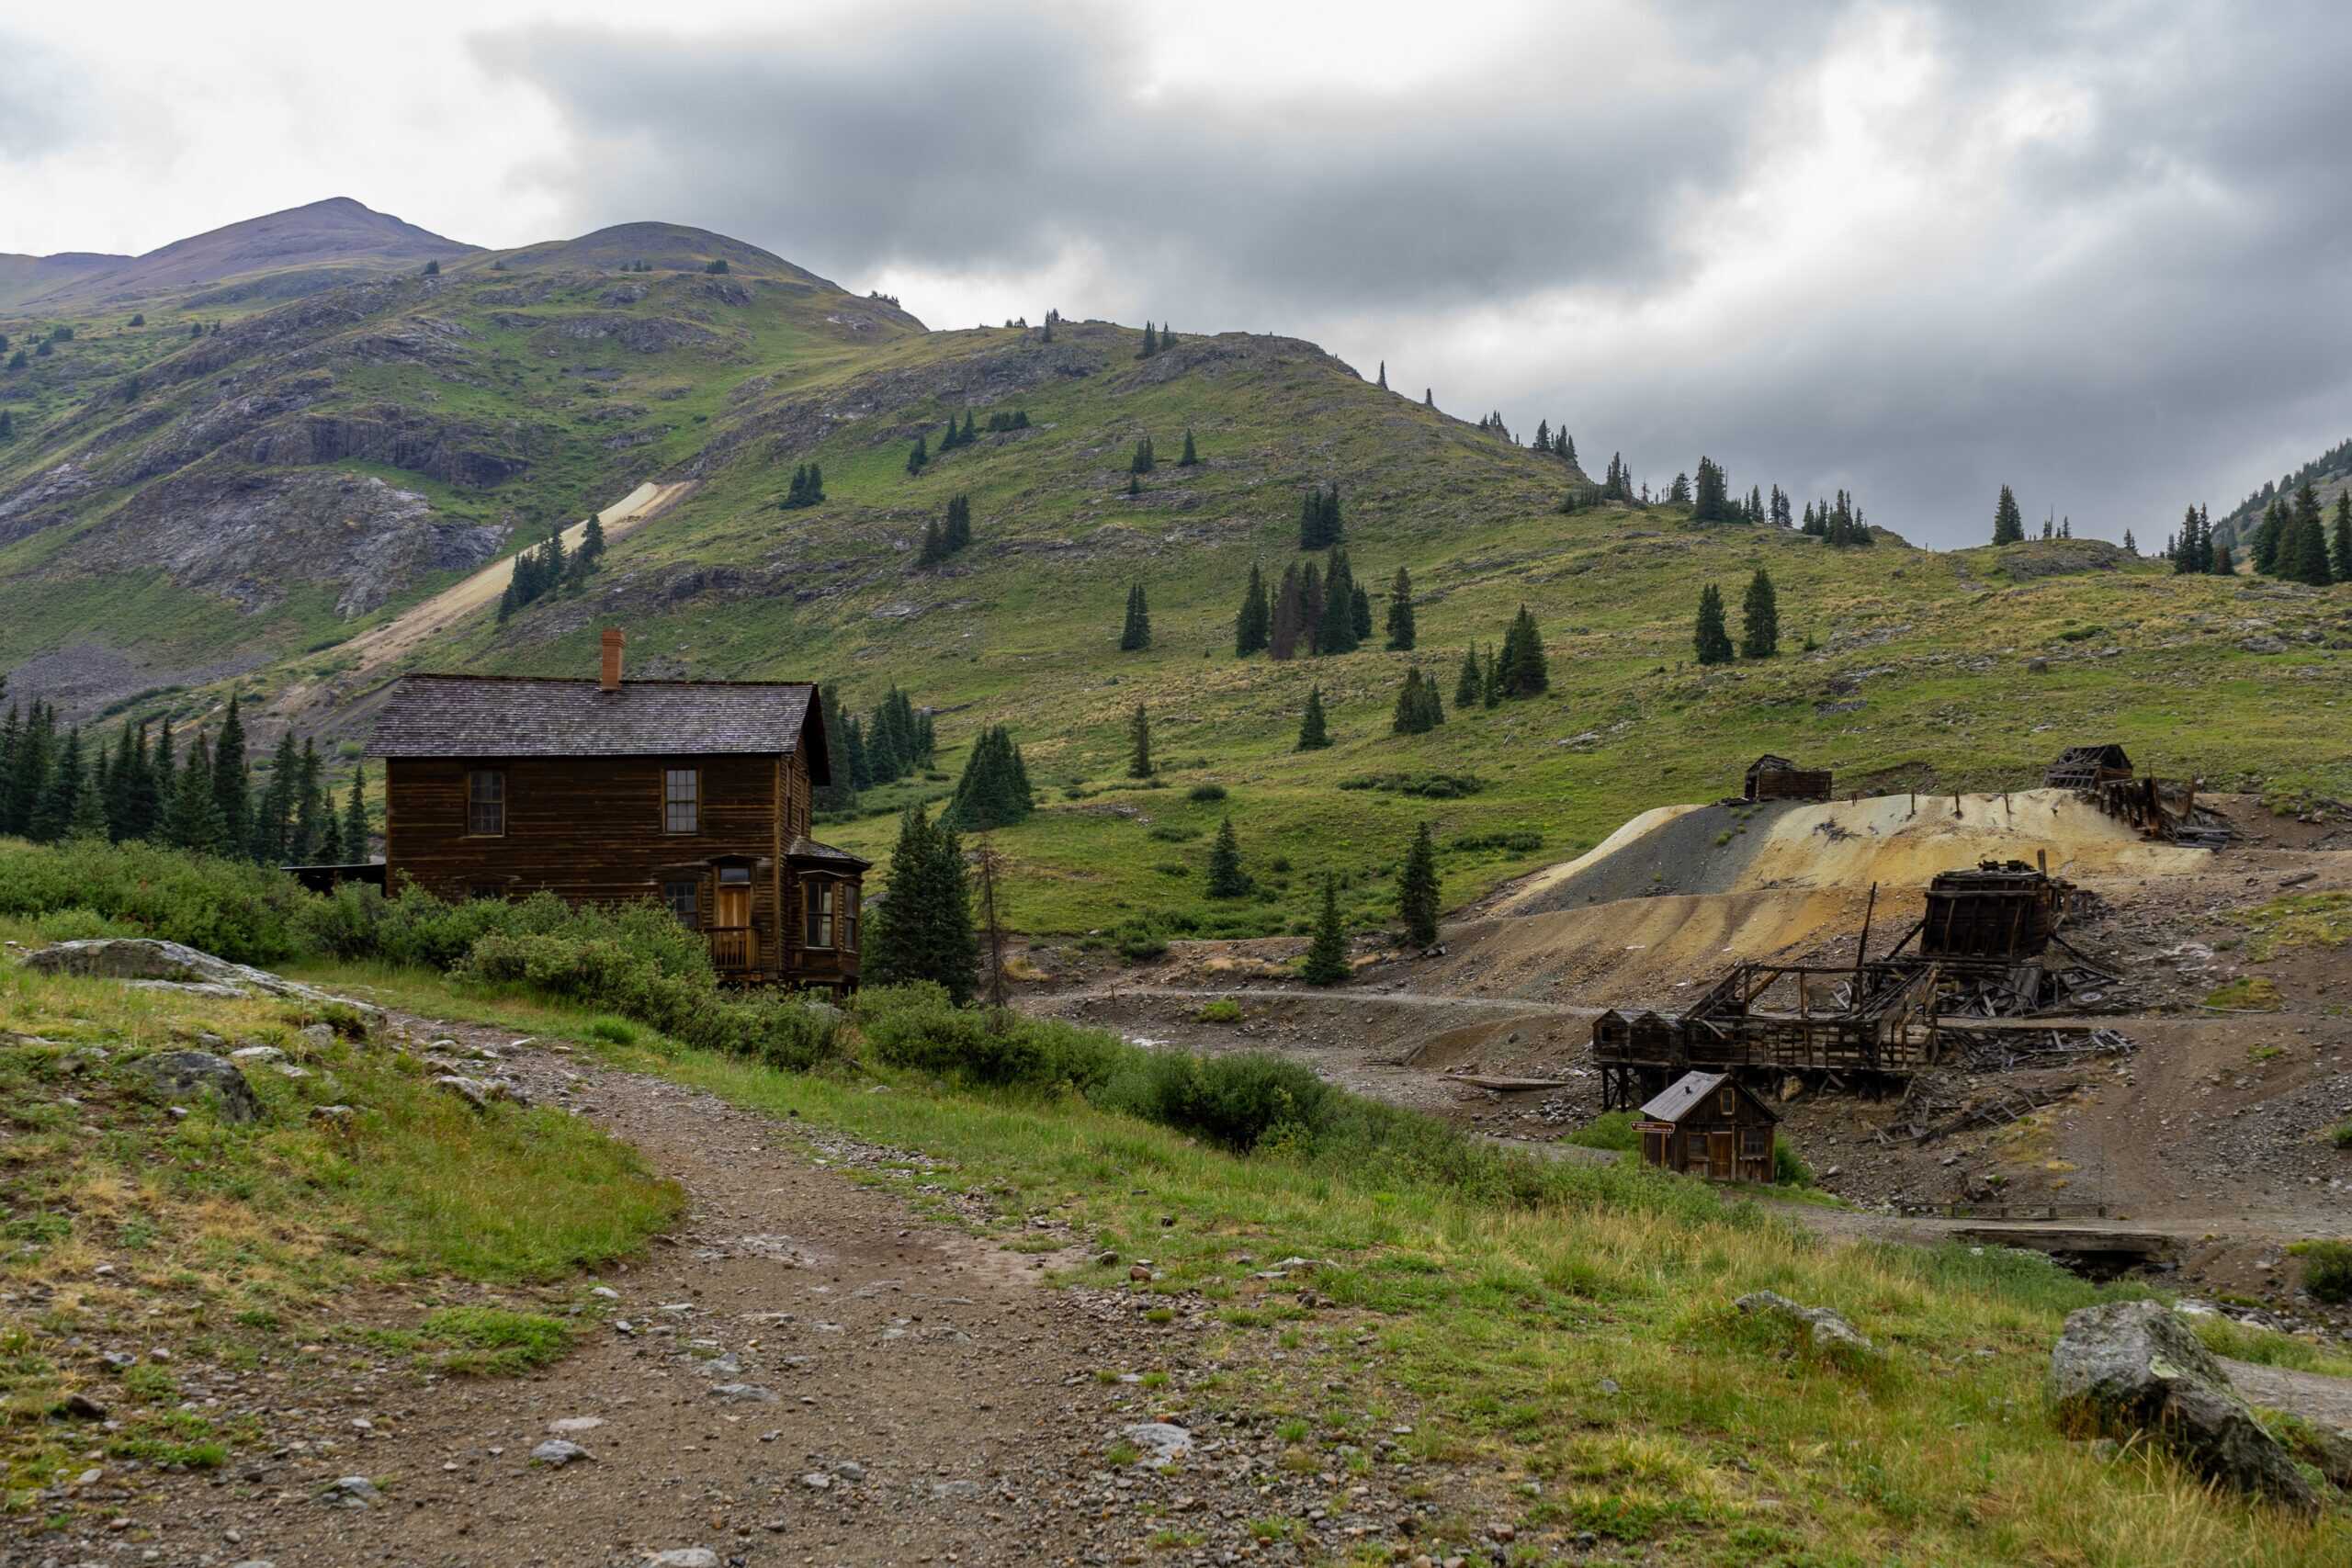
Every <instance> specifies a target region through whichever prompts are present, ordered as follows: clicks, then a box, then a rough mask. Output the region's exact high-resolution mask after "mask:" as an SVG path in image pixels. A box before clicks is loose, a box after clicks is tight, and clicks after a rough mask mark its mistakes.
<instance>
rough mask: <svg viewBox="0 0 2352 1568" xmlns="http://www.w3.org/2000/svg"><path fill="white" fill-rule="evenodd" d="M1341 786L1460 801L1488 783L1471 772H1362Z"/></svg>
mask: <svg viewBox="0 0 2352 1568" xmlns="http://www.w3.org/2000/svg"><path fill="white" fill-rule="evenodd" d="M1486 787H1487V781H1486V780H1484V779H1482V778H1479V777H1477V776H1476V774H1473V773H1365V774H1362V775H1360V776H1358V777H1356V778H1351V779H1341V780H1340V788H1341V789H1374V790H1380V791H1383V792H1385V793H1386V794H1389V795H1418V796H1419V797H1420V798H1422V799H1424V800H1459V799H1461V798H1462V797H1463V796H1464V795H1476V794H1477V793H1478V792H1479V791H1480V790H1482V789H1485V788H1486Z"/></svg>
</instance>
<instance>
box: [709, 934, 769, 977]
mask: <svg viewBox="0 0 2352 1568" xmlns="http://www.w3.org/2000/svg"><path fill="white" fill-rule="evenodd" d="M710 962H711V964H712V966H713V967H715V968H718V969H756V968H758V967H759V962H760V939H759V934H758V933H757V932H756V931H752V928H751V927H749V926H713V927H711V928H710Z"/></svg>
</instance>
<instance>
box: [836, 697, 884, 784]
mask: <svg viewBox="0 0 2352 1568" xmlns="http://www.w3.org/2000/svg"><path fill="white" fill-rule="evenodd" d="M842 737H843V740H842V754H843V755H845V756H847V757H848V758H849V784H850V788H852V789H854V790H867V789H872V788H873V787H874V786H875V784H876V783H877V782H879V781H877V780H876V778H875V776H874V753H873V750H872V749H871V748H869V747H868V746H867V745H866V744H865V725H864V724H863V723H861V722H860V721H859V720H858V719H857V718H856V716H854V715H853V716H851V717H849V718H847V719H845V720H843V721H842Z"/></svg>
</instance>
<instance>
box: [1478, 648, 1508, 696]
mask: <svg viewBox="0 0 2352 1568" xmlns="http://www.w3.org/2000/svg"><path fill="white" fill-rule="evenodd" d="M1478 705H1479V706H1481V707H1488V708H1498V707H1500V706H1502V705H1503V666H1502V660H1499V659H1498V658H1496V657H1495V645H1494V644H1493V643H1488V644H1487V661H1486V664H1485V666H1484V667H1483V668H1482V669H1480V671H1479V672H1478Z"/></svg>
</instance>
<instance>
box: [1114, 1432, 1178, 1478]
mask: <svg viewBox="0 0 2352 1568" xmlns="http://www.w3.org/2000/svg"><path fill="white" fill-rule="evenodd" d="M1119 1436H1121V1437H1123V1438H1125V1439H1126V1440H1127V1441H1128V1442H1130V1443H1133V1444H1134V1445H1135V1446H1136V1448H1138V1449H1141V1450H1143V1461H1144V1463H1146V1464H1148V1465H1149V1466H1151V1468H1152V1469H1154V1470H1165V1469H1167V1468H1168V1467H1169V1466H1170V1465H1171V1464H1174V1463H1175V1462H1176V1461H1178V1460H1180V1459H1182V1458H1183V1457H1184V1456H1185V1455H1186V1454H1188V1453H1190V1452H1192V1450H1193V1434H1192V1433H1190V1432H1188V1431H1186V1430H1185V1429H1184V1428H1183V1427H1178V1426H1175V1425H1173V1424H1171V1423H1170V1422H1166V1421H1140V1422H1137V1423H1136V1425H1134V1426H1132V1427H1123V1428H1121V1429H1120V1432H1119Z"/></svg>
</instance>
